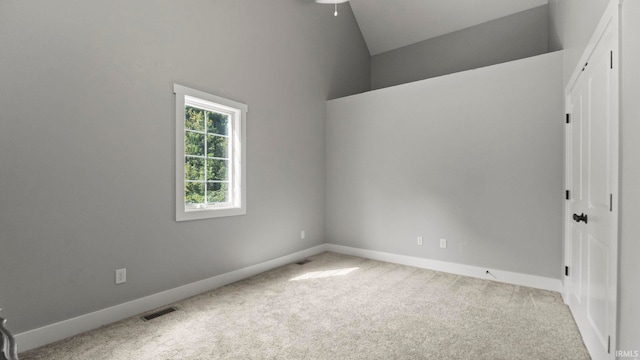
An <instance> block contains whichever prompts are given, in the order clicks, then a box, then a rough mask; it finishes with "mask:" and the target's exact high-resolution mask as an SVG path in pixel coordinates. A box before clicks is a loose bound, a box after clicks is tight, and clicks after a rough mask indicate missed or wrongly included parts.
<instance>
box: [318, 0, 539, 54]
mask: <svg viewBox="0 0 640 360" xmlns="http://www.w3.org/2000/svg"><path fill="white" fill-rule="evenodd" d="M322 1H323V2H328V3H332V1H331V0H322ZM343 1H344V0H342V1H340V0H339V1H338V2H343ZM547 2H548V0H350V1H349V3H350V4H351V9H352V10H353V13H354V15H355V17H356V20H357V21H358V25H359V26H360V30H361V31H362V35H363V36H364V40H365V42H366V43H367V46H368V47H369V52H370V53H371V55H377V54H380V53H383V52H386V51H390V50H393V49H397V48H400V47H403V46H406V45H411V44H414V43H417V42H420V41H423V40H427V39H430V38H433V37H436V36H440V35H444V34H447V33H450V32H453V31H457V30H461V29H464V28H467V27H470V26H474V25H478V24H481V23H484V22H487V21H491V20H495V19H498V18H501V17H504V16H508V15H511V14H515V13H517V12H520V11H524V10H528V9H531V8H534V7H537V6H542V5H546V4H547ZM341 6H344V5H341Z"/></svg>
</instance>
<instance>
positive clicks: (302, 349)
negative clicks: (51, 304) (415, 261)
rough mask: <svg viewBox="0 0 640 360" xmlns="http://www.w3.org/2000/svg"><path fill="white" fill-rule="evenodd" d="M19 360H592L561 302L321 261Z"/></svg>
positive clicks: (539, 294) (398, 269) (327, 256)
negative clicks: (147, 319) (153, 317)
mask: <svg viewBox="0 0 640 360" xmlns="http://www.w3.org/2000/svg"><path fill="white" fill-rule="evenodd" d="M309 260H311V261H310V262H308V263H306V264H304V265H298V264H290V265H286V266H283V267H280V268H277V269H274V270H271V271H268V272H265V273H262V274H260V275H257V276H254V277H251V278H248V279H245V280H243V281H239V282H236V283H233V284H230V285H227V286H224V287H221V288H218V289H215V290H212V291H210V292H206V293H204V294H201V295H198V296H195V297H192V298H189V299H186V300H184V301H181V302H178V303H175V304H173V305H172V306H174V307H175V308H176V309H177V311H174V312H172V313H169V314H167V315H164V316H161V317H158V318H155V319H153V320H149V321H143V320H142V319H140V317H133V318H129V319H126V320H123V321H119V322H117V323H114V324H110V325H106V326H103V327H101V328H99V329H96V330H93V331H90V332H87V333H84V334H80V335H77V336H74V337H71V338H68V339H65V340H62V341H59V342H56V343H53V344H49V345H47V346H44V347H41V348H38V349H34V350H31V351H27V352H24V353H22V354H20V359H21V360H44V359H46V360H55V359H64V360H84V359H91V360H146V359H153V360H158V359H166V360H174V359H202V360H204V359H207V360H208V359H474V360H476V359H491V360H497V359H509V360H511V359H519V360H526V359H536V360H547V359H554V360H561V359H567V360H581V359H590V357H589V354H588V353H587V350H586V349H585V347H584V344H583V343H582V340H581V337H580V334H579V332H578V329H577V327H576V324H575V322H574V320H573V318H572V316H571V313H570V312H569V309H568V308H567V306H565V305H564V304H563V302H562V298H561V296H560V294H559V293H557V292H552V291H545V290H538V289H532V288H527V287H522V286H516V285H508V284H503V283H498V282H494V281H489V280H481V279H474V278H468V277H464V276H458V275H452V274H447V273H442V272H436V271H430V270H425V269H418V268H414V267H410V266H403V265H396V264H391V263H386V262H380V261H374V260H368V259H362V258H358V257H352V256H345V255H340V254H335V253H323V254H319V255H316V256H313V257H311V258H309Z"/></svg>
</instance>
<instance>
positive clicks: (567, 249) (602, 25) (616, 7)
mask: <svg viewBox="0 0 640 360" xmlns="http://www.w3.org/2000/svg"><path fill="white" fill-rule="evenodd" d="M622 2H623V0H610V2H609V4H608V5H607V8H606V10H605V11H604V13H603V15H602V17H601V19H600V22H599V23H598V26H597V27H596V30H595V31H594V33H593V35H592V36H591V39H590V40H589V43H588V44H587V47H586V48H585V51H584V53H583V54H582V56H581V57H580V61H579V62H578V66H577V67H576V68H575V69H574V71H573V73H572V75H571V77H570V78H569V81H568V83H567V85H566V87H565V90H564V97H565V114H570V113H571V102H570V94H571V91H572V90H573V88H574V86H575V85H576V82H577V81H578V78H579V77H580V75H581V74H582V70H583V69H584V66H585V65H586V64H587V63H588V61H589V59H590V58H591V56H592V55H593V53H594V50H595V49H596V46H597V45H598V42H599V41H600V39H601V38H602V36H603V35H604V33H605V30H606V29H607V27H608V26H609V25H611V28H612V31H613V38H614V40H613V58H612V64H613V71H615V73H614V74H613V75H612V76H613V77H614V78H615V79H616V81H615V85H616V86H615V88H614V91H613V93H612V101H611V105H612V109H611V111H612V120H613V121H612V128H611V131H612V133H613V136H612V144H611V146H612V152H611V159H610V161H611V174H612V181H611V194H612V201H613V206H612V208H613V211H614V216H613V220H612V224H611V226H612V232H611V233H612V237H613V239H615V241H613V242H612V248H611V251H612V254H613V259H612V265H611V268H612V269H611V270H612V277H613V278H612V284H613V286H614V288H613V289H609V290H608V291H610V292H611V294H612V295H613V301H612V304H610V305H611V306H612V307H613V312H614V313H615V318H614V319H612V320H613V321H612V325H611V327H612V328H611V329H610V336H611V338H610V357H609V358H611V359H615V358H616V357H615V350H616V349H617V330H618V329H617V326H618V294H619V287H618V271H619V270H618V260H619V253H618V251H619V250H618V248H619V246H618V245H619V242H620V235H619V230H618V226H619V222H620V215H619V214H620V212H619V200H618V195H619V182H620V170H619V159H620V155H619V154H620V132H619V123H620V60H619V59H620V57H619V54H620V13H621V6H622ZM570 136H571V133H570V131H569V128H568V126H567V127H565V146H564V152H565V153H564V163H565V165H564V184H565V189H567V190H571V188H570V184H569V179H570V176H569V172H570V169H571V167H570V161H571V156H570V155H571V149H570V145H571V139H570ZM563 214H564V221H563V227H564V235H563V252H564V256H563V258H564V265H565V266H569V264H571V233H570V232H571V227H570V226H568V224H569V223H570V222H571V221H572V217H571V208H570V206H569V202H568V201H565V202H564V211H563ZM569 271H571V269H569ZM565 275H566V273H565ZM569 289H570V287H569V281H568V278H567V277H566V276H565V277H564V278H563V293H562V296H563V299H564V301H565V303H567V304H568V303H569V296H570V294H569ZM583 340H584V342H585V345H586V346H587V349H590V348H594V347H595V346H597V344H594V343H593V342H592V339H587V338H584V336H583ZM590 352H591V351H590Z"/></svg>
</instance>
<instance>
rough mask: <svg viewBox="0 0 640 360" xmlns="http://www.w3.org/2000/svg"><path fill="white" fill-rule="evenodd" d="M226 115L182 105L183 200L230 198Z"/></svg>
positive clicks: (190, 202) (209, 201)
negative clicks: (183, 113)
mask: <svg viewBox="0 0 640 360" xmlns="http://www.w3.org/2000/svg"><path fill="white" fill-rule="evenodd" d="M229 143H230V139H229V115H225V114H221V113H217V112H213V111H207V110H204V109H199V108H196V107H192V106H188V105H187V106H185V204H186V205H198V204H204V205H210V204H216V203H225V202H228V201H229V200H230V199H229V184H228V183H229V180H230V179H229V174H230V172H231V171H230V169H229V166H230V161H229V160H230V153H229Z"/></svg>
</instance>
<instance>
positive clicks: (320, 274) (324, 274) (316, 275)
mask: <svg viewBox="0 0 640 360" xmlns="http://www.w3.org/2000/svg"><path fill="white" fill-rule="evenodd" d="M358 269H359V268H357V267H354V268H346V269H335V270H324V271H311V272H308V273H306V274H302V275H300V276H297V277H294V278H293V279H290V280H289V281H299V280H308V279H320V278H328V277H334V276H344V275H347V274H349V273H351V272H353V271H356V270H358Z"/></svg>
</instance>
